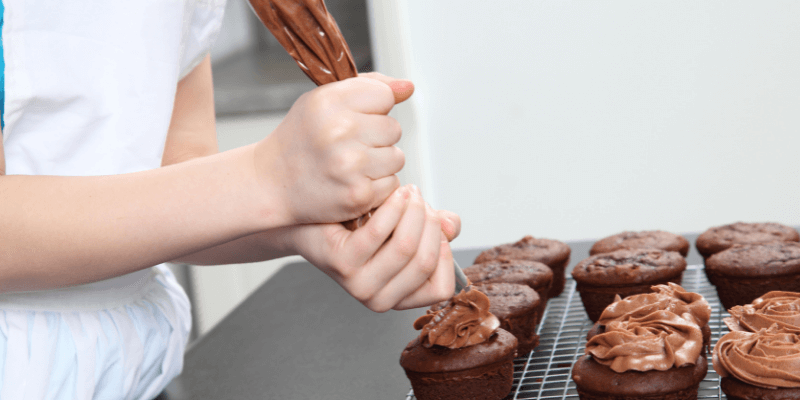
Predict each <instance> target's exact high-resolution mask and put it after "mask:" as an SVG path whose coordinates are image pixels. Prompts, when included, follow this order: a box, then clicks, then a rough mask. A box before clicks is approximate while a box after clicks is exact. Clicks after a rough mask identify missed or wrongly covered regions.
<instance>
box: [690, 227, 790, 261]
mask: <svg viewBox="0 0 800 400" xmlns="http://www.w3.org/2000/svg"><path fill="white" fill-rule="evenodd" d="M775 241H778V242H800V234H798V232H797V230H795V229H794V228H792V227H790V226H786V225H782V224H778V223H775V222H761V223H747V222H736V223H733V224H728V225H722V226H716V227H713V228H709V229H708V230H706V231H705V232H703V233H701V234H700V236H698V237H697V240H696V241H695V246H697V251H698V252H700V255H701V256H703V259H708V258H709V257H711V256H712V255H714V254H717V253H719V252H721V251H723V250H725V249H728V248H730V247H731V246H733V245H735V244H760V243H770V242H775Z"/></svg>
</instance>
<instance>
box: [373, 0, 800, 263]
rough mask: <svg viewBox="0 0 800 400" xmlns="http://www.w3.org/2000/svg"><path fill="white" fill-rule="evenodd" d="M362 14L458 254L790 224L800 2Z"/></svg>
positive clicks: (795, 182) (405, 7) (798, 220)
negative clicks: (539, 242)
mask: <svg viewBox="0 0 800 400" xmlns="http://www.w3.org/2000/svg"><path fill="white" fill-rule="evenodd" d="M369 5H370V12H371V23H372V26H371V29H372V30H373V41H376V40H377V42H375V43H374V46H373V49H374V53H375V56H376V58H377V60H376V61H377V62H376V65H377V68H378V70H381V71H388V72H390V73H391V72H395V73H396V72H397V71H399V73H400V74H404V75H405V77H408V78H411V79H412V80H414V82H415V84H416V85H417V91H416V94H415V95H414V97H413V99H414V100H413V104H412V105H410V106H409V109H410V110H411V111H410V112H413V113H414V115H413V116H411V117H407V118H410V119H412V120H414V121H416V123H415V125H414V126H412V129H413V130H414V132H412V133H410V135H412V136H413V137H414V140H415V143H411V144H407V145H406V151H407V152H408V151H414V152H419V154H422V157H421V160H419V161H418V162H417V164H415V165H412V166H411V168H416V169H417V170H419V171H421V172H419V174H417V175H416V176H412V178H411V179H421V180H423V181H426V184H425V185H424V187H423V188H424V189H425V190H426V191H427V193H424V194H425V195H426V197H427V198H428V199H429V200H430V201H432V202H433V205H434V206H435V207H438V208H447V209H450V210H453V211H456V212H458V213H459V214H460V215H461V217H462V219H463V230H462V235H461V237H460V238H459V239H458V240H457V242H455V243H454V246H455V247H472V246H485V245H490V244H496V243H500V242H507V241H512V240H516V239H518V238H519V237H521V236H523V235H525V234H533V235H536V236H544V237H553V238H558V239H563V240H574V239H584V238H596V237H600V236H604V235H607V234H611V233H616V232H618V231H622V230H626V229H665V230H671V231H675V232H692V231H694V232H697V231H702V230H705V229H706V228H708V227H710V226H714V225H719V224H724V223H729V222H733V221H737V220H745V221H766V220H770V221H779V222H783V223H787V224H793V225H798V224H800V211H798V207H797V204H798V200H799V199H800V157H798V149H800V23H798V21H800V2H796V1H770V2H752V1H703V2H697V1H689V0H680V1H679V0H669V1H648V2H642V1H633V0H631V1H612V0H607V1H602V2H598V1H570V2H565V1H540V0H517V1H510V0H502V1H496V2H486V1H476V0H458V1H456V0H436V1H429V0H402V1H401V0H388V1H381V0H372V1H370V3H369ZM397 31H401V32H406V33H407V37H405V38H403V39H402V40H396V39H393V38H392V32H397ZM398 47H400V50H399V51H398V50H397V49H398ZM401 122H402V120H401Z"/></svg>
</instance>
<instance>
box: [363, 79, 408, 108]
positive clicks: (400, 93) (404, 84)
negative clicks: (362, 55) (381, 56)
mask: <svg viewBox="0 0 800 400" xmlns="http://www.w3.org/2000/svg"><path fill="white" fill-rule="evenodd" d="M358 76H362V77H365V78H370V79H375V80H378V81H381V82H383V83H385V84H387V85H389V88H390V89H392V93H394V104H400V103H402V102H404V101H406V100H408V98H409V97H411V95H412V94H414V83H413V82H411V81H409V80H407V79H395V78H392V77H388V76H386V75H383V74H381V73H378V72H368V73H366V74H359V75H358Z"/></svg>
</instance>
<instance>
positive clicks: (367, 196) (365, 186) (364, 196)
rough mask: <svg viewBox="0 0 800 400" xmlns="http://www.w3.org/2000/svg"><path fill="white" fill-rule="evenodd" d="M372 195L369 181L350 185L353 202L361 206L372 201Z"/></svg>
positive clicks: (351, 200)
mask: <svg viewBox="0 0 800 400" xmlns="http://www.w3.org/2000/svg"><path fill="white" fill-rule="evenodd" d="M372 195H373V193H372V188H371V187H370V185H369V183H367V182H362V183H359V184H355V185H351V186H350V189H349V194H348V198H349V201H350V203H351V204H353V205H355V206H356V207H358V208H361V207H363V206H366V205H370V204H371V203H372Z"/></svg>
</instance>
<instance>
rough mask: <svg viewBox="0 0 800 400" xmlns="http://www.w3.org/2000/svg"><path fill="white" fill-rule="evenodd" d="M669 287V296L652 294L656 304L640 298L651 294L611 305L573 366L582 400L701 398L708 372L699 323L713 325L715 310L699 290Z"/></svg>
mask: <svg viewBox="0 0 800 400" xmlns="http://www.w3.org/2000/svg"><path fill="white" fill-rule="evenodd" d="M666 289H667V291H668V292H669V291H672V293H671V294H670V295H669V296H667V295H665V294H664V293H660V294H661V295H663V296H651V298H652V299H654V300H655V302H654V305H653V306H652V307H648V305H647V304H646V302H645V301H641V300H644V299H646V297H644V296H647V295H639V296H635V297H636V298H635V299H634V300H627V299H626V300H620V301H618V302H616V303H614V304H613V305H612V306H609V308H610V310H609V312H608V313H607V314H606V313H604V315H605V316H606V317H607V319H606V321H605V322H606V324H605V325H604V328H603V331H602V332H601V333H597V334H595V335H594V336H592V337H591V339H589V340H588V342H587V343H586V352H585V355H583V356H582V357H580V358H579V359H578V361H576V362H575V364H574V365H573V368H572V380H573V381H574V382H575V385H576V386H577V391H578V396H579V397H580V398H581V399H583V400H595V399H597V400H599V399H602V400H628V399H649V400H661V399H693V398H695V399H696V398H697V391H698V388H699V386H700V382H701V381H702V380H703V378H704V377H705V376H706V372H707V370H708V363H707V361H706V357H705V351H704V350H703V348H704V346H703V341H704V339H703V332H702V329H701V327H700V325H699V323H705V324H707V323H708V318H709V316H710V315H711V310H710V308H709V307H708V303H706V302H705V301H704V300H701V299H697V298H696V296H695V294H687V293H686V292H684V291H682V289H681V290H680V291H679V290H678V289H677V288H676V287H675V286H669V287H666ZM669 298H672V300H670V299H669ZM682 299H685V300H682ZM687 301H688V303H687ZM628 309H630V310H628ZM628 311H632V312H628ZM626 315H627V317H626Z"/></svg>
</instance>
